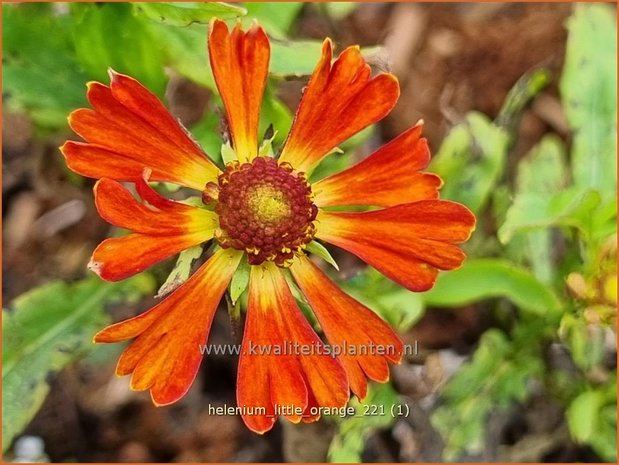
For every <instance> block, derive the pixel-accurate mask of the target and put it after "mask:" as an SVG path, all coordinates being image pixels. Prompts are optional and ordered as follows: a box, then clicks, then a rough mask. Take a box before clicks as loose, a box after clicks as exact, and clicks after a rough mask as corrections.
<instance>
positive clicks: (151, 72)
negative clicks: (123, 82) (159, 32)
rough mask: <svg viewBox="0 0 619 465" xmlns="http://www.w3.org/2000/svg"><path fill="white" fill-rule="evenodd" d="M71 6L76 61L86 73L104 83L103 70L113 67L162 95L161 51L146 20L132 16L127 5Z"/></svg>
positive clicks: (164, 79) (163, 86)
mask: <svg viewBox="0 0 619 465" xmlns="http://www.w3.org/2000/svg"><path fill="white" fill-rule="evenodd" d="M72 9H73V16H74V18H75V24H74V28H73V40H74V42H75V50H76V56H77V60H78V62H79V63H80V64H81V65H82V67H83V68H84V70H85V71H86V72H87V73H88V74H89V76H92V77H93V78H94V79H96V80H98V81H102V82H106V81H107V80H108V76H107V70H108V68H113V69H114V70H115V71H118V72H120V73H125V74H128V75H130V76H132V77H134V78H136V79H137V80H138V81H140V82H141V83H142V84H144V86H146V87H147V88H148V89H149V90H150V91H152V92H154V93H156V94H158V95H159V96H162V95H163V93H164V91H165V86H166V83H167V77H166V76H165V74H164V72H163V66H162V63H163V58H164V56H163V50H162V49H161V47H160V46H159V44H158V41H157V40H155V39H156V37H155V36H154V35H153V33H152V29H151V27H150V26H151V25H150V23H147V22H145V21H142V20H140V19H139V18H136V17H135V16H134V15H133V11H132V8H131V4H129V3H105V4H74V5H72Z"/></svg>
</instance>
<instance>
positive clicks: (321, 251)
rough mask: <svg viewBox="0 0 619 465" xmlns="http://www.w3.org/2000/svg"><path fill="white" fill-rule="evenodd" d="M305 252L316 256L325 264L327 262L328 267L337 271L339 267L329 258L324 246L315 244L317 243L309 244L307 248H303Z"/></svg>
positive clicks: (318, 243) (329, 255)
mask: <svg viewBox="0 0 619 465" xmlns="http://www.w3.org/2000/svg"><path fill="white" fill-rule="evenodd" d="M305 250H306V251H308V252H309V253H313V254H316V255H318V256H319V257H320V258H322V259H323V260H324V261H325V262H327V263H328V264H329V265H332V266H333V268H335V269H336V270H338V271H339V269H340V267H339V266H337V262H336V261H335V259H334V258H333V257H332V256H331V254H330V253H329V251H328V250H327V248H326V247H325V246H324V245H322V244H321V243H320V242H317V241H312V242H310V243H309V244H307V247H306V248H305Z"/></svg>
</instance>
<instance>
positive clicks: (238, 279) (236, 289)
mask: <svg viewBox="0 0 619 465" xmlns="http://www.w3.org/2000/svg"><path fill="white" fill-rule="evenodd" d="M250 271H251V267H250V266H249V263H247V258H246V257H243V259H242V260H241V262H240V263H239V266H238V268H237V269H236V271H235V273H234V275H233V276H232V280H231V281H230V299H231V300H232V305H236V302H237V301H238V300H239V297H241V294H243V292H245V289H247V286H248V285H249V274H250Z"/></svg>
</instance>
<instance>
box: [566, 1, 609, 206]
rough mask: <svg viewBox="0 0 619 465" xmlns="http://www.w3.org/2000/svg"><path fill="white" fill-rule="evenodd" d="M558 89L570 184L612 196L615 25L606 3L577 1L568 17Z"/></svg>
mask: <svg viewBox="0 0 619 465" xmlns="http://www.w3.org/2000/svg"><path fill="white" fill-rule="evenodd" d="M568 30H569V35H568V40H567V51H566V56H565V65H564V68H563V75H562V77H561V83H560V89H561V96H562V99H563V104H564V106H565V113H566V116H567V119H568V122H569V124H570V127H571V128H572V129H573V131H574V140H573V148H572V173H573V179H574V184H575V185H576V186H579V187H588V188H592V189H596V190H599V191H600V193H601V194H602V197H603V198H604V199H607V198H615V197H616V195H617V23H616V11H615V9H614V8H613V7H611V6H610V5H605V4H602V3H599V4H579V5H575V12H574V14H573V15H572V16H571V17H570V19H569V21H568Z"/></svg>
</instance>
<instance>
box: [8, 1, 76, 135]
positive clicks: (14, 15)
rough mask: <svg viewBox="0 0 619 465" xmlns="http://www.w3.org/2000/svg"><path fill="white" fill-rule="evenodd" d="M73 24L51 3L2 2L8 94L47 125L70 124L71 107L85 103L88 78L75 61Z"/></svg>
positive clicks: (18, 106) (10, 100)
mask: <svg viewBox="0 0 619 465" xmlns="http://www.w3.org/2000/svg"><path fill="white" fill-rule="evenodd" d="M70 25H71V18H70V17H68V16H66V15H54V14H53V11H52V5H51V4H42V3H29V4H21V5H7V4H6V3H3V4H2V47H3V57H2V89H3V90H2V92H3V98H6V103H7V107H8V108H10V109H13V110H23V111H26V112H27V113H28V115H29V116H30V117H31V118H32V119H33V121H34V122H35V123H36V124H38V125H39V126H42V127H47V128H54V129H55V128H62V127H65V126H66V125H67V115H68V114H69V112H70V111H71V110H73V109H75V108H79V107H82V106H84V105H85V104H86V89H85V86H84V84H85V82H86V81H87V80H88V78H87V76H86V75H85V74H84V73H83V72H82V71H81V70H80V69H79V65H78V63H77V62H76V60H75V53H74V51H73V44H72V38H71V29H70Z"/></svg>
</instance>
